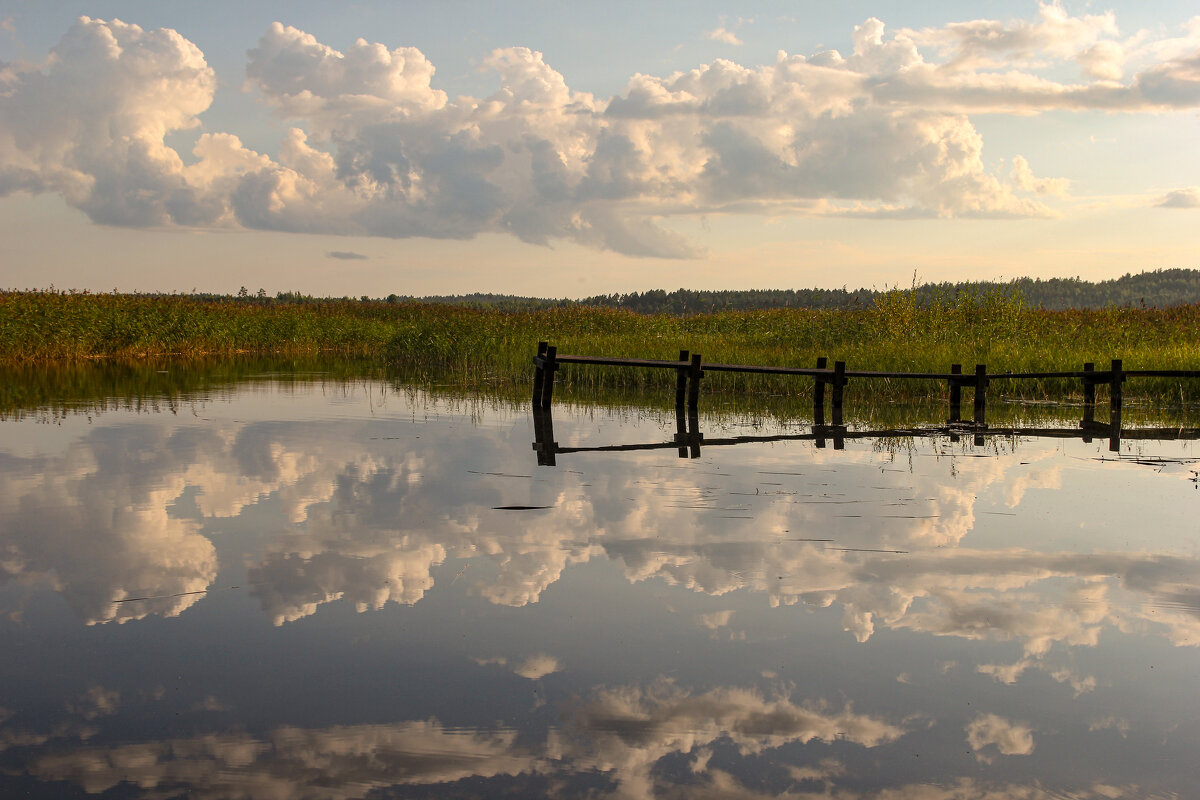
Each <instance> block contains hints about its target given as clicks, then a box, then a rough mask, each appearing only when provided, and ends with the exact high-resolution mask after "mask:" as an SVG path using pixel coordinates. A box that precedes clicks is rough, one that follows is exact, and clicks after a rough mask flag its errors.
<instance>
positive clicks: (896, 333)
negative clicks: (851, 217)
mask: <svg viewBox="0 0 1200 800" xmlns="http://www.w3.org/2000/svg"><path fill="white" fill-rule="evenodd" d="M1198 332H1200V306H1181V307H1176V308H1168V309H1140V308H1106V309H1101V310H1092V311H1045V310H1041V309H1031V308H1027V307H1026V306H1025V305H1024V304H1023V303H1022V302H1021V299H1020V297H1019V296H1018V295H1016V294H1014V293H1012V292H1006V291H1003V290H992V291H989V292H958V293H953V294H951V293H944V294H934V295H932V296H928V295H925V296H918V295H917V294H916V293H914V292H911V291H893V292H889V293H887V294H885V295H883V296H882V297H880V298H879V299H878V300H877V301H876V302H875V304H874V305H872V306H871V307H869V308H866V309H863V310H853V311H845V310H840V311H816V310H799V309H774V310H767V311H729V312H717V313H710V314H697V315H693V316H673V315H666V314H654V315H642V314H636V313H633V312H628V311H622V310H617V309H609V308H591V307H583V306H575V307H562V308H553V309H546V310H540V311H528V312H522V311H499V310H489V309H469V308H460V307H455V306H448V305H435V304H418V303H385V302H360V301H353V300H330V301H322V302H305V303H286V302H270V303H263V302H257V301H255V299H253V298H247V299H241V300H233V299H231V300H228V301H222V302H212V301H201V300H198V299H194V298H190V297H188V296H186V295H167V296H163V295H122V294H99V295H95V294H81V293H71V292H59V291H35V292H5V293H0V363H4V364H7V365H9V366H11V367H17V366H19V365H39V367H44V365H48V364H61V363H67V362H72V361H81V360H96V359H101V360H111V359H126V360H127V359H131V358H132V359H162V358H172V359H175V360H178V359H179V358H180V357H184V358H199V357H212V356H229V355H234V354H238V353H242V354H246V353H249V354H257V355H263V356H265V355H275V356H278V355H284V356H294V357H301V356H303V357H310V356H314V355H317V354H336V355H339V356H343V357H348V358H353V359H365V360H367V361H369V362H372V363H374V364H376V365H382V364H387V365H389V367H390V369H391V370H392V372H393V374H394V375H396V376H398V379H401V380H403V381H406V382H409V383H415V384H428V385H438V386H455V387H458V388H461V389H464V390H479V389H485V390H487V391H491V392H495V393H499V394H501V395H504V396H510V397H512V398H514V399H519V398H520V397H521V396H522V395H523V394H524V393H525V392H527V391H528V388H529V386H530V383H531V380H532V369H533V368H532V364H531V357H532V355H533V353H534V352H535V350H536V347H537V342H538V341H540V340H547V341H550V342H552V343H553V344H555V345H556V346H557V347H558V350H559V352H560V353H574V354H582V355H607V356H625V357H638V358H661V359H674V358H676V357H677V355H678V352H679V350H680V348H687V349H689V350H691V351H692V352H693V353H701V354H703V357H704V360H705V361H708V362H725V363H742V364H769V365H780V366H812V365H813V364H815V361H816V358H817V357H818V356H826V357H828V358H829V359H830V362H832V361H833V360H835V359H837V360H842V361H845V362H846V363H847V366H848V368H849V369H868V370H879V371H893V372H901V371H913V372H924V371H928V372H946V371H948V370H949V367H950V365H951V364H952V363H960V364H962V365H963V368H964V371H966V372H970V371H972V370H973V368H974V365H975V364H976V363H983V364H986V365H987V367H988V370H989V372H1003V371H1009V372H1032V371H1046V370H1078V369H1080V368H1081V367H1082V365H1083V363H1084V362H1086V361H1093V362H1095V363H1096V365H1097V369H1104V368H1105V367H1106V366H1107V364H1108V362H1109V361H1110V360H1111V359H1113V358H1121V359H1123V361H1124V366H1125V368H1126V369H1198V368H1200V336H1198ZM674 381H675V376H674V374H673V373H672V372H671V371H669V370H637V369H623V368H597V367H591V368H589V367H582V366H578V365H566V366H564V368H563V369H562V370H561V371H560V372H559V374H558V384H557V386H556V393H557V395H556V396H558V397H561V398H563V399H565V400H574V401H586V398H588V397H597V396H600V395H605V396H613V397H618V398H619V397H623V396H629V397H633V396H637V395H642V394H645V393H651V394H655V393H670V392H672V391H673V386H674ZM810 387H811V383H810V382H809V381H807V380H805V379H797V378H779V377H772V376H763V375H752V374H738V373H708V374H707V375H706V377H705V380H704V382H703V383H702V390H703V391H704V392H705V393H706V394H719V395H727V396H730V397H734V398H739V401H745V399H746V398H751V397H753V398H760V399H766V398H773V400H772V402H784V403H786V402H790V401H789V400H788V398H795V400H794V402H801V401H802V400H803V398H805V397H806V396H807V394H808V392H809V391H810ZM860 387H862V388H860ZM846 391H847V402H856V400H855V397H856V396H857V397H858V398H859V401H861V400H862V398H863V397H864V396H865V395H869V398H870V402H871V403H874V404H886V403H896V402H911V401H915V400H919V399H925V400H931V401H941V400H943V399H944V397H945V394H946V385H945V384H944V383H942V382H937V381H899V380H893V381H871V382H869V383H868V382H866V381H851V383H850V385H849V386H848V387H847V390H846ZM1079 391H1080V387H1079V383H1078V381H1071V380H1045V381H1028V380H1027V381H1012V382H1009V381H1005V382H1003V383H1001V382H999V381H997V382H995V383H993V387H992V389H990V390H989V400H990V401H991V400H992V399H993V398H998V397H1007V398H1009V399H1013V400H1041V399H1047V398H1052V399H1070V398H1072V397H1077V396H1078V395H1079ZM1125 393H1126V396H1127V397H1129V398H1133V397H1147V398H1152V399H1155V400H1156V401H1159V402H1163V403H1173V404H1186V403H1189V402H1192V401H1194V400H1196V399H1198V398H1200V381H1176V380H1169V379H1136V380H1130V381H1129V382H1128V383H1127V384H1126V386H1125ZM967 397H969V392H966V393H964V402H965V401H966V398H967ZM1102 397H1103V390H1102V391H1101V398H1102Z"/></svg>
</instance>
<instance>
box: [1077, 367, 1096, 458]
mask: <svg viewBox="0 0 1200 800" xmlns="http://www.w3.org/2000/svg"><path fill="white" fill-rule="evenodd" d="M1083 371H1084V372H1085V373H1092V372H1095V371H1096V365H1095V363H1093V362H1091V361H1086V362H1084V365H1083ZM1095 424H1096V378H1095V376H1094V375H1087V374H1085V375H1084V376H1083V420H1082V421H1081V422H1080V423H1079V427H1081V428H1085V429H1086V428H1090V427H1092V426H1093V425H1095ZM1083 441H1084V442H1085V443H1087V442H1090V441H1092V437H1090V436H1086V435H1085V436H1084V437H1083Z"/></svg>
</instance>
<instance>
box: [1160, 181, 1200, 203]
mask: <svg viewBox="0 0 1200 800" xmlns="http://www.w3.org/2000/svg"><path fill="white" fill-rule="evenodd" d="M1154 205H1156V206H1158V207H1159V208H1200V186H1189V187H1187V188H1185V189H1174V190H1172V191H1170V192H1167V194H1166V195H1165V196H1164V197H1162V198H1161V199H1160V200H1159V201H1158V202H1157V203H1155V204H1154Z"/></svg>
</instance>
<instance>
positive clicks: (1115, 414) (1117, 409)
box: [1108, 358, 1125, 453]
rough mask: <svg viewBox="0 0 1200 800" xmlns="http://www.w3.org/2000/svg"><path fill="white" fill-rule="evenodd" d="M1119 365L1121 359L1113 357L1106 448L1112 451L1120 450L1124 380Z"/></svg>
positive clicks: (1123, 374) (1109, 385)
mask: <svg viewBox="0 0 1200 800" xmlns="http://www.w3.org/2000/svg"><path fill="white" fill-rule="evenodd" d="M1121 366H1122V365H1121V359H1119V358H1114V359H1113V362H1112V372H1111V373H1110V374H1109V384H1108V387H1109V388H1108V404H1109V409H1108V449H1109V450H1111V451H1112V452H1114V453H1117V452H1120V450H1121V400H1122V397H1121V383H1122V382H1123V381H1124V380H1125V373H1124V372H1123V371H1122V369H1121Z"/></svg>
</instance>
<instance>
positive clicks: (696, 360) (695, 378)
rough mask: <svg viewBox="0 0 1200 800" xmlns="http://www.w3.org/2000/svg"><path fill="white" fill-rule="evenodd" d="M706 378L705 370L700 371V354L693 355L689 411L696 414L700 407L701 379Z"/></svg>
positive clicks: (689, 373)
mask: <svg viewBox="0 0 1200 800" xmlns="http://www.w3.org/2000/svg"><path fill="white" fill-rule="evenodd" d="M702 377H704V370H702V369H700V354H699V353H693V354H692V366H691V368H690V369H689V370H688V379H689V380H690V383H689V384H688V411H691V412H693V413H694V412H695V411H696V410H697V407H698V406H699V405H700V379H701V378H702Z"/></svg>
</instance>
